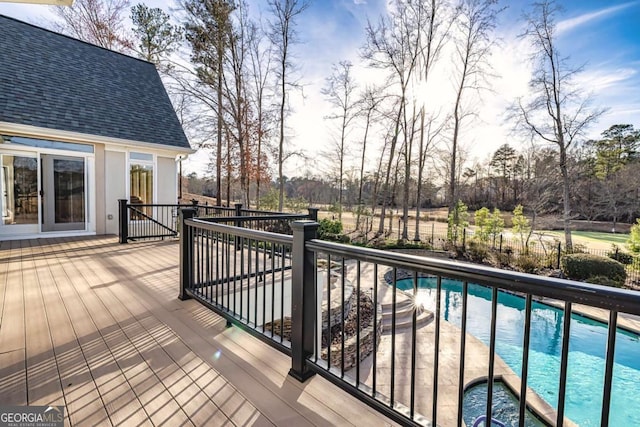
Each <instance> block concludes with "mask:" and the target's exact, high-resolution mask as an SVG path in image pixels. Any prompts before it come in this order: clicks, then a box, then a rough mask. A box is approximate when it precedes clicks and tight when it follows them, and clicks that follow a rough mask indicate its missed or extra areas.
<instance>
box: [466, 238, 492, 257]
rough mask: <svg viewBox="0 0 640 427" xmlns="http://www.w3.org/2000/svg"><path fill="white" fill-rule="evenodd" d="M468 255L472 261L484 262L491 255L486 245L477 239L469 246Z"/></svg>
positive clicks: (472, 240) (470, 242)
mask: <svg viewBox="0 0 640 427" xmlns="http://www.w3.org/2000/svg"><path fill="white" fill-rule="evenodd" d="M466 253H467V256H468V257H469V259H470V260H471V261H474V262H482V261H484V260H485V258H487V256H488V255H489V250H488V249H487V245H486V244H485V243H483V242H481V241H479V240H476V239H471V240H469V243H468V244H467V251H466Z"/></svg>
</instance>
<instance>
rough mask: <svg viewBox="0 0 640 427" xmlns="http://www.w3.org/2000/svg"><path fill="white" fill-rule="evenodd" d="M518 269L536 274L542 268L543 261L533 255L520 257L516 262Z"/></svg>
mask: <svg viewBox="0 0 640 427" xmlns="http://www.w3.org/2000/svg"><path fill="white" fill-rule="evenodd" d="M514 264H515V266H516V268H517V269H518V270H520V271H523V272H525V273H535V272H536V271H538V269H539V268H540V267H542V260H541V259H540V258H539V257H537V256H535V255H531V254H526V255H520V256H519V257H517V258H516V260H515V261H514Z"/></svg>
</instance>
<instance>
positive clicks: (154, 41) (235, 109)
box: [55, 0, 640, 248]
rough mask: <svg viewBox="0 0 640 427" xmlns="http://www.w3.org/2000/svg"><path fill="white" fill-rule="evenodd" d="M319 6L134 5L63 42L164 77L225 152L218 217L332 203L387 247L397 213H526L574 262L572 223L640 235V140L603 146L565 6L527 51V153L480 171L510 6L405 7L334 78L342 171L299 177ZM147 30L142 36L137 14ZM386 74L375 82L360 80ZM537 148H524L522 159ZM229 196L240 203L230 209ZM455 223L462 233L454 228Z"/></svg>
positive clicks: (74, 28)
mask: <svg viewBox="0 0 640 427" xmlns="http://www.w3.org/2000/svg"><path fill="white" fill-rule="evenodd" d="M309 7H310V3H309V2H308V1H306V0H268V1H267V14H266V15H264V16H262V15H260V16H257V14H256V11H253V10H250V6H249V4H248V3H247V2H245V1H243V0H236V1H231V0H182V1H181V2H180V3H179V7H178V10H176V11H173V12H172V15H171V16H170V15H169V14H167V13H166V12H165V11H163V10H161V9H158V8H149V7H147V6H145V5H144V4H138V5H136V6H134V7H133V8H131V9H130V10H129V9H128V3H127V2H126V0H103V1H100V0H77V1H76V2H75V3H74V5H73V6H72V7H70V8H60V7H57V8H56V9H55V10H56V11H57V14H58V18H59V19H58V20H57V21H56V22H57V25H59V28H58V29H59V30H62V31H64V32H67V33H70V34H72V35H74V36H76V37H78V38H81V39H84V40H87V41H90V42H92V43H95V44H98V45H101V46H104V47H107V48H110V49H115V50H120V51H123V52H126V53H134V54H136V55H138V56H139V57H141V58H143V59H145V60H148V61H151V62H154V63H155V64H156V65H157V67H158V69H159V70H160V71H161V72H162V74H163V78H164V80H165V83H166V85H167V87H168V88H169V92H170V94H171V97H172V100H173V102H174V106H175V108H176V111H177V112H178V115H179V117H180V118H181V120H182V123H183V125H184V126H185V129H186V130H187V131H188V134H189V136H190V139H191V141H192V142H193V143H195V144H196V145H197V146H198V147H207V148H210V149H212V152H213V155H212V161H211V164H210V168H209V169H210V171H211V181H212V183H213V184H214V186H215V191H214V193H215V196H216V198H217V202H218V204H222V203H223V200H227V203H228V201H229V200H232V199H233V200H239V201H240V202H241V203H243V204H245V205H251V204H254V205H258V206H259V205H260V203H261V201H262V200H267V199H269V200H271V201H272V200H274V197H273V196H274V193H273V191H274V190H275V192H276V195H277V201H278V205H277V208H278V209H279V210H282V209H283V208H284V207H285V204H286V200H287V198H290V199H293V198H300V197H302V198H304V199H305V200H306V201H308V202H309V203H326V204H330V205H332V206H333V208H334V209H335V211H336V212H337V214H338V215H339V216H340V215H341V214H342V211H343V209H345V208H354V209H355V211H356V212H357V213H358V219H359V217H360V213H364V212H368V214H373V213H375V214H376V215H379V217H380V221H379V222H378V223H379V229H378V230H377V233H378V234H382V233H383V232H384V222H385V217H386V216H387V215H388V211H389V209H398V210H400V211H401V216H402V217H403V219H404V221H403V223H404V228H403V230H402V233H401V239H403V240H407V239H408V238H409V236H408V222H409V211H410V209H412V208H415V209H416V214H415V221H416V225H419V221H420V209H421V208H424V207H427V206H434V205H446V206H448V207H449V208H450V214H452V215H453V216H455V215H456V212H457V210H456V209H454V207H455V206H456V204H457V203H458V201H464V202H465V203H466V204H467V205H469V206H470V207H471V208H476V209H479V208H480V207H482V206H487V207H492V208H499V209H503V210H512V209H513V208H514V207H516V206H517V205H523V206H524V209H525V212H526V213H527V214H528V215H530V216H532V217H533V218H535V217H536V216H537V215H540V214H543V213H556V214H558V215H560V216H561V217H562V220H563V224H564V229H565V244H566V246H567V247H568V248H570V247H571V243H572V242H571V233H570V223H571V220H573V219H576V218H585V219H604V220H610V221H613V222H614V223H615V222H617V221H632V220H633V219H634V218H635V217H636V216H638V213H639V212H640V209H639V208H638V203H639V202H638V189H637V188H633V183H637V182H638V181H639V180H638V177H637V174H638V172H637V171H638V167H637V166H638V153H637V148H638V140H639V136H638V131H637V130H635V129H634V128H633V126H632V125H627V124H619V125H614V126H612V127H610V128H609V129H607V130H605V131H603V133H602V138H601V139H598V140H593V141H590V140H587V138H586V136H585V135H586V133H587V130H588V129H589V128H591V127H593V125H594V124H595V123H596V122H597V120H598V118H599V117H600V116H601V115H602V114H603V113H604V112H605V110H604V109H601V108H598V107H595V106H594V104H593V100H592V99H591V98H590V96H589V95H588V94H586V92H585V91H583V90H582V88H581V87H579V86H578V84H577V79H576V77H577V76H578V75H579V74H580V72H581V71H582V68H581V67H574V66H573V65H572V63H571V62H570V61H569V59H568V58H567V57H566V56H563V55H562V54H561V53H560V51H559V49H558V41H557V31H556V30H557V20H558V17H559V16H560V14H561V13H562V10H561V8H560V5H559V4H558V3H557V2H556V1H553V0H543V1H540V2H536V3H533V4H531V5H530V7H529V8H528V10H527V11H526V12H524V13H523V15H522V24H523V28H524V31H523V33H522V35H521V39H522V40H523V41H525V42H526V44H527V46H529V47H530V49H531V52H532V55H531V58H530V60H531V67H532V70H533V71H532V74H531V79H530V81H529V91H528V94H527V95H524V96H521V97H516V98H515V99H513V103H512V105H511V107H510V109H509V111H508V123H509V124H510V125H511V127H512V129H513V131H514V135H516V136H517V138H520V139H527V140H530V141H531V145H530V147H528V148H525V149H517V148H515V147H513V146H512V145H510V144H506V143H505V144H503V145H502V146H501V147H500V148H499V149H498V150H497V151H496V152H495V153H493V155H492V156H491V157H490V158H489V159H486V160H483V161H475V162H472V161H470V159H469V153H468V150H467V149H468V145H469V142H468V140H469V133H470V131H471V130H472V129H473V125H474V121H475V118H476V117H477V116H478V113H479V111H478V110H479V105H480V104H479V100H480V99H481V94H482V93H483V92H484V91H485V90H486V89H487V88H489V87H490V86H491V84H490V83H491V80H492V79H493V78H495V77H496V75H497V74H498V73H499V70H494V69H493V68H492V66H491V53H492V52H493V51H494V50H495V48H496V47H497V46H498V45H499V40H498V39H497V37H496V34H495V28H496V25H497V23H498V22H499V21H498V19H499V17H500V14H501V13H502V11H503V10H504V7H505V6H503V5H502V4H500V3H499V2H498V0H429V1H427V0H411V1H410V0H391V1H390V2H389V5H388V8H387V10H386V12H385V13H383V14H382V15H381V16H379V17H377V18H370V19H368V20H367V23H366V25H365V28H364V34H365V38H364V42H363V44H362V46H361V48H360V51H359V56H358V62H357V63H356V64H354V63H353V62H352V61H350V60H348V59H347V58H345V59H344V60H340V61H338V62H337V63H335V64H333V67H332V69H331V72H330V73H329V75H328V76H327V77H326V80H325V84H324V86H323V89H322V94H323V96H324V97H325V99H326V101H327V103H328V105H330V106H331V108H332V113H331V114H329V115H327V116H326V117H325V120H326V122H327V126H328V127H331V128H332V130H333V131H334V133H333V135H332V137H331V138H330V139H329V140H328V141H327V142H326V144H325V147H324V151H323V153H322V154H323V156H322V157H324V159H325V160H326V167H325V170H323V173H322V175H321V176H318V175H313V174H311V173H310V172H307V173H306V174H303V176H296V177H287V176H286V175H285V174H284V165H285V163H286V162H287V161H288V160H289V159H291V158H292V157H294V156H298V155H304V153H301V152H300V151H299V150H297V149H296V147H295V146H294V145H293V143H292V141H291V138H290V137H289V135H287V129H288V126H290V125H289V124H288V123H287V122H288V120H287V119H288V118H289V115H290V114H291V96H292V93H294V92H295V91H296V90H299V89H300V88H301V87H302V85H303V83H304V82H303V76H301V73H300V62H299V58H296V57H295V49H294V46H295V45H296V44H297V43H299V42H300V37H299V33H298V24H299V20H300V17H301V16H302V14H304V13H305V12H306V11H307V10H308V9H309ZM127 12H129V13H130V21H131V23H132V28H130V29H127V28H126V22H127V20H126V19H125V18H126V13H127ZM362 68H366V69H370V70H377V73H376V74H375V76H376V77H375V78H370V79H363V78H361V76H360V74H359V73H358V72H357V70H358V69H362ZM444 69H446V70H447V72H448V73H449V74H450V77H449V78H450V81H451V82H452V90H451V96H450V99H449V100H448V101H447V102H445V103H443V102H441V100H439V99H438V98H439V92H438V91H437V88H436V86H437V85H439V84H440V82H439V80H438V77H437V76H438V73H442V71H443V70H444ZM521 145H522V144H521ZM225 194H226V197H225V196H224V195H225ZM454 220H455V218H454Z"/></svg>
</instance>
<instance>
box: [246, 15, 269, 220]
mask: <svg viewBox="0 0 640 427" xmlns="http://www.w3.org/2000/svg"><path fill="white" fill-rule="evenodd" d="M252 26H253V29H252V34H253V37H252V38H251V41H250V48H249V54H250V56H251V78H252V83H253V91H254V94H253V100H254V101H253V103H254V109H255V111H256V114H257V117H256V121H257V123H256V131H257V132H256V138H257V149H256V163H257V164H256V169H257V170H256V203H257V208H258V209H260V186H261V183H262V180H263V175H264V172H265V169H266V168H265V162H264V159H263V157H264V146H263V145H264V143H265V142H266V138H267V136H268V134H269V124H270V114H269V110H268V108H266V106H267V105H268V96H269V95H268V93H267V89H268V82H269V78H270V77H271V73H272V71H273V70H272V64H271V58H272V55H271V47H270V46H268V45H266V44H265V43H264V37H263V36H264V33H263V31H262V29H261V28H259V27H258V26H257V25H256V24H255V23H253V24H252Z"/></svg>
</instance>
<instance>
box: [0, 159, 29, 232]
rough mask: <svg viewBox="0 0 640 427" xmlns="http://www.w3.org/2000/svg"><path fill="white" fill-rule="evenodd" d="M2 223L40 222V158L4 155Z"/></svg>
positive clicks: (0, 174)
mask: <svg viewBox="0 0 640 427" xmlns="http://www.w3.org/2000/svg"><path fill="white" fill-rule="evenodd" d="M0 181H1V182H0V185H1V186H2V188H1V190H2V191H1V194H2V200H1V203H2V223H3V224H5V225H8V224H37V223H38V160H37V159H36V158H35V157H24V156H15V155H11V154H3V155H2V169H1V171H0Z"/></svg>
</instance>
